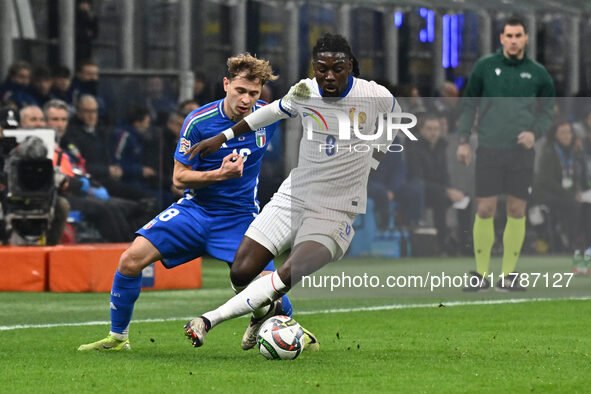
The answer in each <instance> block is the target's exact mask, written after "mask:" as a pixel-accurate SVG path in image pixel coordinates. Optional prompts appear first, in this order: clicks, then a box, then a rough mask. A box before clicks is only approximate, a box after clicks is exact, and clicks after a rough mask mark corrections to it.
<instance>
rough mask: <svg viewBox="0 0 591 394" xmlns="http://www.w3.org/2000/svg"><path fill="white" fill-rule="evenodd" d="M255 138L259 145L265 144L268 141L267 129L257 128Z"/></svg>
mask: <svg viewBox="0 0 591 394" xmlns="http://www.w3.org/2000/svg"><path fill="white" fill-rule="evenodd" d="M255 138H256V141H257V146H258V147H259V148H262V147H263V146H265V143H266V142H267V132H266V131H265V129H260V130H257V131H256V133H255Z"/></svg>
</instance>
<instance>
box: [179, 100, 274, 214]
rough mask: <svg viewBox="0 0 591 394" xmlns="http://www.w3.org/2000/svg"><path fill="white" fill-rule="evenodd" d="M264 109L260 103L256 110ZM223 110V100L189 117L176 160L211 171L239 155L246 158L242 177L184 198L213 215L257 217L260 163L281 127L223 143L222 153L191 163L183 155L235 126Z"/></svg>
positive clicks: (180, 140) (194, 190)
mask: <svg viewBox="0 0 591 394" xmlns="http://www.w3.org/2000/svg"><path fill="white" fill-rule="evenodd" d="M264 105H266V103H265V102H263V101H257V103H256V104H255V106H254V108H253V109H254V110H255V111H256V110H257V109H259V108H261V107H262V106H264ZM223 106H224V99H221V100H218V101H214V102H212V103H209V104H206V105H204V106H202V107H200V108H197V109H196V110H194V111H193V112H191V113H190V114H189V116H187V118H186V119H185V122H184V124H183V128H182V129H181V138H180V139H179V142H178V144H177V148H176V151H175V154H174V158H175V159H176V160H178V161H179V162H181V163H183V164H187V165H190V166H191V167H192V169H193V170H195V171H212V170H216V169H218V168H220V166H221V165H222V160H223V159H224V157H226V156H227V155H229V154H230V153H239V154H241V155H242V156H243V157H244V169H243V172H242V177H240V178H233V179H227V180H225V181H221V182H216V183H214V184H212V185H210V186H207V187H204V188H200V189H187V190H185V197H186V198H191V199H192V200H194V201H195V202H197V203H198V204H199V205H201V206H202V207H204V208H206V209H207V210H210V211H235V212H252V213H258V212H259V204H258V201H257V199H256V195H257V187H258V182H259V172H260V170H261V160H262V158H263V154H264V153H265V151H266V149H267V146H268V144H269V141H270V140H271V138H273V134H274V133H275V130H276V129H277V125H278V123H273V124H271V125H269V126H266V127H264V128H261V129H259V130H256V131H254V132H252V133H247V134H244V135H241V136H239V137H236V138H233V139H231V140H230V141H227V142H226V143H224V144H223V145H222V147H221V148H220V150H218V151H217V152H215V153H212V154H210V155H208V156H206V157H204V158H200V157H199V155H197V156H195V157H194V158H193V160H189V156H188V155H187V156H185V155H184V153H185V152H186V151H187V150H189V148H190V147H191V146H193V145H195V144H196V143H198V142H199V141H202V140H204V139H207V138H210V137H214V136H216V135H218V134H219V133H221V132H222V131H224V130H226V129H228V128H230V127H232V126H234V125H235V124H236V122H233V121H232V120H230V119H229V118H228V116H226V114H225V113H224V110H223Z"/></svg>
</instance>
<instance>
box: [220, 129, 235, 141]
mask: <svg viewBox="0 0 591 394" xmlns="http://www.w3.org/2000/svg"><path fill="white" fill-rule="evenodd" d="M222 134H223V135H225V136H226V141H230V140H231V139H232V138H234V130H232V129H227V130H224V132H222Z"/></svg>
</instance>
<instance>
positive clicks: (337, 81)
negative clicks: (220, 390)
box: [185, 34, 400, 350]
mask: <svg viewBox="0 0 591 394" xmlns="http://www.w3.org/2000/svg"><path fill="white" fill-rule="evenodd" d="M312 58H313V59H312V66H313V70H314V79H304V80H301V81H300V82H298V83H297V84H296V85H294V86H293V87H292V88H291V89H290V91H289V93H288V94H287V95H286V96H285V97H283V98H282V99H280V100H277V101H275V102H273V103H272V104H270V105H268V106H266V107H265V108H262V109H260V110H258V111H257V112H256V113H253V114H252V115H249V116H247V117H246V118H245V119H244V120H243V121H241V122H239V123H237V124H236V125H235V126H233V127H232V128H231V129H228V130H226V131H224V132H223V133H220V134H218V135H217V136H215V137H212V138H210V139H207V140H204V141H202V142H201V143H199V145H196V146H195V147H193V149H191V150H190V151H189V152H187V154H190V155H191V156H194V155H196V154H197V153H200V154H201V155H202V156H204V155H207V154H209V153H211V152H214V151H216V150H217V149H219V148H220V146H222V144H223V143H224V142H226V141H227V140H229V139H232V138H234V137H238V136H239V135H241V134H244V133H247V132H250V131H253V130H257V129H259V128H261V127H264V126H265V125H267V124H270V123H273V122H276V121H277V120H280V119H285V118H288V117H296V116H298V115H299V116H300V117H301V118H302V125H303V126H304V135H303V137H302V140H301V143H300V153H299V162H298V166H297V167H296V168H294V169H293V170H292V171H291V173H290V175H289V176H288V178H287V179H286V180H285V181H284V182H283V184H282V185H281V186H280V188H279V190H278V191H277V193H275V195H274V196H273V198H272V200H271V201H270V202H269V204H267V205H266V206H265V207H264V208H263V211H262V213H261V214H260V215H259V216H258V217H257V218H256V219H255V220H254V221H253V222H252V224H251V225H250V227H249V229H248V230H247V232H246V234H245V236H244V238H243V240H242V243H241V244H240V247H239V248H238V251H237V252H236V257H235V259H234V263H233V264H232V269H231V272H230V279H231V281H232V284H233V286H234V287H235V288H236V289H237V290H238V291H240V290H241V289H243V290H242V291H241V292H239V293H238V294H237V295H236V296H234V297H233V298H231V299H230V300H229V301H227V302H226V303H225V304H224V305H222V306H220V307H219V308H217V309H215V310H213V311H210V312H206V313H204V314H203V315H202V316H200V317H198V318H196V319H193V320H191V321H190V322H188V323H187V324H186V325H185V332H186V335H187V337H188V338H189V339H190V340H191V342H192V343H193V346H195V347H199V346H201V345H203V342H204V340H205V335H206V334H207V332H208V331H209V330H210V329H211V328H213V327H214V326H216V325H217V324H219V323H221V322H223V321H225V320H228V319H231V318H234V317H238V316H241V315H244V314H246V313H248V312H251V311H252V310H254V309H257V308H260V307H263V306H265V305H268V308H269V311H268V313H267V314H266V315H265V316H263V317H262V318H259V319H256V320H255V319H253V320H251V324H250V326H249V328H248V329H247V331H246V332H245V334H244V337H243V342H242V347H243V348H245V349H247V348H251V347H253V346H254V345H255V344H256V336H257V333H258V330H259V328H260V326H261V325H262V323H263V321H264V320H266V319H268V318H269V317H271V316H273V314H274V309H275V304H274V303H275V301H276V300H277V299H278V298H280V297H281V296H282V295H283V294H285V293H286V292H287V291H288V290H289V289H290V288H291V286H292V285H294V284H295V283H297V282H298V281H300V280H301V278H302V276H305V275H309V274H311V273H313V272H315V271H317V270H318V269H320V268H322V267H323V266H324V265H325V264H327V263H329V262H330V261H334V260H337V259H340V258H341V257H342V256H343V255H344V254H345V252H346V251H347V248H348V247H349V244H350V242H351V239H352V237H353V234H354V231H353V221H354V219H355V216H356V215H357V214H359V213H365V208H366V201H367V179H368V176H369V172H370V169H371V168H376V167H377V164H378V160H377V157H378V156H379V155H380V153H379V151H382V153H381V154H385V150H386V149H387V146H388V143H389V142H391V138H393V137H394V136H392V135H390V136H388V133H386V132H385V131H384V130H383V129H382V130H381V134H380V132H379V131H378V128H379V127H383V126H384V123H383V122H384V120H383V116H384V114H387V113H398V112H400V107H399V106H398V104H397V102H396V100H395V99H394V97H393V96H392V94H391V93H390V92H389V91H388V90H387V89H386V88H384V87H383V86H381V85H378V84H376V83H375V82H373V81H366V80H363V79H359V78H355V77H356V76H357V75H358V74H359V69H358V63H357V60H356V59H355V57H354V56H353V54H352V52H351V49H350V46H349V44H348V43H347V41H346V39H345V38H343V37H342V36H339V35H332V34H325V35H324V36H323V37H321V38H320V39H319V40H318V41H317V43H316V45H315V47H314V48H313V51H312ZM338 114H341V115H342V114H344V115H345V116H344V119H343V116H340V118H339V116H338ZM349 118H350V119H351V120H353V122H351V124H353V125H355V126H356V127H357V129H358V130H359V131H360V132H361V133H363V134H365V135H367V136H368V137H366V138H364V139H361V138H359V136H358V135H357V134H356V133H353V132H351V133H350V135H349V136H345V138H342V137H343V134H340V133H342V129H341V128H340V127H339V121H341V122H342V121H343V120H345V121H348V120H349ZM380 121H381V122H382V123H380ZM347 137H348V138H347ZM374 137H375V138H374ZM388 137H390V138H388ZM289 247H291V248H292V249H291V253H290V254H289V256H288V258H287V259H286V261H285V263H284V264H283V265H282V266H281V267H280V268H279V269H278V270H276V271H275V272H273V273H272V274H270V275H266V276H263V277H260V278H258V279H256V277H257V275H258V274H259V273H260V272H261V270H262V268H263V267H264V266H265V265H266V264H267V262H268V261H270V260H271V259H272V258H273V257H274V256H277V255H279V254H281V253H282V252H283V251H285V250H286V249H288V248H289ZM255 279H256V280H255ZM305 331H306V335H305V338H304V341H305V345H306V348H307V349H310V350H316V349H318V343H317V341H316V338H315V337H314V336H313V335H312V334H311V333H310V332H308V331H307V330H305Z"/></svg>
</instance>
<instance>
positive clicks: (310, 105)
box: [279, 77, 400, 213]
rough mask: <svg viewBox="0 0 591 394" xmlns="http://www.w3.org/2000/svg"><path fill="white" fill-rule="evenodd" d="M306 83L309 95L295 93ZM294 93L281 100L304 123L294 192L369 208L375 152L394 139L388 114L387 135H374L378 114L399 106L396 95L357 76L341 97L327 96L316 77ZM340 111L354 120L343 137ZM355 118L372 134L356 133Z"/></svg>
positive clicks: (341, 206) (353, 208) (311, 200)
mask: <svg viewBox="0 0 591 394" xmlns="http://www.w3.org/2000/svg"><path fill="white" fill-rule="evenodd" d="M302 84H305V86H306V87H307V89H308V90H309V97H306V95H301V94H294V93H296V92H295V90H296V89H297V90H302V89H303V86H301V85H302ZM290 93H291V94H290ZM290 93H288V95H286V97H284V98H283V99H281V100H280V103H279V104H280V105H281V108H282V109H284V110H285V111H286V112H288V113H290V115H291V116H300V117H301V119H302V126H303V128H304V133H303V135H302V140H301V142H300V152H299V160H298V166H297V167H296V168H294V169H293V170H292V171H291V174H290V177H291V191H292V194H293V195H294V196H295V197H297V198H299V199H302V200H304V201H306V202H307V203H308V204H317V205H319V206H322V207H327V208H332V209H336V210H339V211H345V212H352V213H364V212H365V209H366V204H367V179H368V177H369V172H370V169H371V167H372V164H373V166H374V168H375V167H377V162H376V161H375V159H373V156H374V152H375V151H376V150H378V149H380V148H381V149H382V150H385V144H389V143H390V142H391V141H389V140H388V138H387V137H388V136H387V133H386V130H384V122H385V119H382V134H381V137H379V138H376V139H373V137H376V130H377V128H378V125H379V119H378V117H383V116H384V114H387V113H390V112H393V111H395V110H398V112H399V111H400V108H399V107H397V105H396V100H395V99H394V97H392V94H391V93H390V92H389V91H388V90H387V89H386V88H384V87H383V86H381V85H378V84H377V83H375V82H373V81H366V80H363V79H359V78H353V77H351V78H350V82H349V87H348V89H347V91H346V92H345V93H344V94H343V97H341V98H330V99H327V98H323V97H322V96H321V93H320V89H319V87H318V83H317V82H316V79H304V80H302V81H300V82H299V83H298V84H296V85H295V86H294V88H292V90H291V91H290ZM343 115H344V117H345V118H344V119H343ZM339 117H341V120H340V121H341V122H346V121H347V120H348V123H349V124H348V126H349V132H348V133H346V134H348V135H346V137H345V138H341V137H343V136H344V135H343V134H341V133H342V132H343V130H342V129H340V128H339V126H340V125H339ZM355 120H356V121H357V125H358V126H357V130H358V131H359V134H362V135H365V136H368V137H367V138H368V139H367V140H362V139H361V138H359V137H358V136H357V135H356V134H355V132H354V130H353V127H354V121H355ZM342 127H343V126H342V125H341V128H342ZM347 137H348V138H347ZM370 138H371V139H370ZM392 138H393V136H392Z"/></svg>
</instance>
